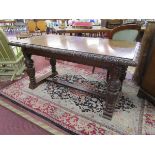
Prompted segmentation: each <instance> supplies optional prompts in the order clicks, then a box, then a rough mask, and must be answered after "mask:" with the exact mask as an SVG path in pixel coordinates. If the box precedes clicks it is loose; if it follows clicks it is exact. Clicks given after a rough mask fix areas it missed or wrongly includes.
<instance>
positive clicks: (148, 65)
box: [138, 22, 155, 104]
mask: <svg viewBox="0 0 155 155" xmlns="http://www.w3.org/2000/svg"><path fill="white" fill-rule="evenodd" d="M138 68H139V69H138V75H139V80H138V81H139V85H140V89H139V92H138V96H139V97H142V98H145V99H147V100H149V101H151V102H152V103H154V104H155V22H150V23H148V26H147V28H146V31H145V33H144V37H143V39H142V46H141V56H140V62H139V66H138Z"/></svg>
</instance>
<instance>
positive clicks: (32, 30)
mask: <svg viewBox="0 0 155 155" xmlns="http://www.w3.org/2000/svg"><path fill="white" fill-rule="evenodd" d="M27 28H28V32H29V33H30V34H32V35H34V34H38V31H36V28H37V25H36V22H34V21H32V20H30V21H28V22H27Z"/></svg>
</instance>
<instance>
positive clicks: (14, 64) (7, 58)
mask: <svg viewBox="0 0 155 155" xmlns="http://www.w3.org/2000/svg"><path fill="white" fill-rule="evenodd" d="M24 69H25V65H24V57H23V54H22V52H21V48H20V47H17V48H16V47H11V46H9V45H8V39H7V37H6V35H5V34H4V32H3V30H1V29H0V76H1V75H3V76H8V75H11V76H12V77H11V81H12V80H14V79H15V77H16V75H21V74H22V73H23V71H24Z"/></svg>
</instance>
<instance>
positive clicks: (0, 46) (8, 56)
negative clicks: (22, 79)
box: [0, 29, 16, 63]
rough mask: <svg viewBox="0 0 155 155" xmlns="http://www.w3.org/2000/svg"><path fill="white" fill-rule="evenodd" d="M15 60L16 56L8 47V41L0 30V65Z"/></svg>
mask: <svg viewBox="0 0 155 155" xmlns="http://www.w3.org/2000/svg"><path fill="white" fill-rule="evenodd" d="M15 60H16V55H15V53H14V52H13V49H12V48H11V47H10V46H9V45H8V39H7V37H6V35H5V34H4V32H3V30H1V29H0V63H2V62H6V61H15Z"/></svg>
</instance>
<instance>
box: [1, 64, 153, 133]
mask: <svg viewBox="0 0 155 155" xmlns="http://www.w3.org/2000/svg"><path fill="white" fill-rule="evenodd" d="M49 71H50V67H47V68H45V69H44V70H42V71H40V72H37V73H36V77H40V76H42V75H44V74H45V73H47V72H49ZM57 71H58V73H59V75H58V76H56V77H55V79H61V80H65V81H68V82H70V83H74V84H77V85H82V86H85V87H87V88H89V89H93V90H96V91H99V92H100V93H105V89H106V82H105V78H106V77H105V76H106V71H105V70H101V69H100V70H95V73H94V74H92V67H90V68H88V67H87V68H81V67H79V66H76V65H73V64H72V63H70V64H69V63H58V64H57ZM28 84H29V79H28V78H27V77H26V78H24V79H22V80H19V81H17V82H15V83H13V84H11V85H9V86H8V87H5V88H3V89H2V91H1V93H2V95H4V96H5V97H8V98H10V99H11V100H13V101H15V102H16V103H18V104H19V105H21V106H23V107H25V108H26V109H28V110H30V111H31V112H34V113H35V114H38V115H40V116H42V117H44V118H46V119H48V120H50V121H51V122H52V123H54V124H55V125H57V126H59V127H60V128H62V129H64V130H65V131H68V132H70V133H71V134H74V133H75V134H103V135H104V134H110V135H112V134H154V133H155V129H154V127H155V120H154V118H155V112H154V111H155V110H152V109H154V108H153V107H152V105H151V104H148V103H146V102H145V101H144V100H142V99H140V98H138V97H137V96H136V95H137V91H138V87H136V86H135V85H134V84H133V83H132V82H131V81H130V80H125V81H124V84H123V90H122V93H121V95H120V98H119V102H118V103H117V104H116V107H115V112H114V115H113V118H112V120H111V121H109V120H107V119H105V118H103V109H104V108H105V101H104V98H103V99H101V98H96V97H94V96H92V95H90V94H87V93H84V92H82V91H79V90H76V89H73V88H68V87H64V86H62V85H60V84H55V83H53V82H51V81H46V82H44V83H43V84H41V85H39V86H38V87H37V88H36V89H34V90H31V89H29V88H28ZM150 110H151V111H150Z"/></svg>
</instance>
